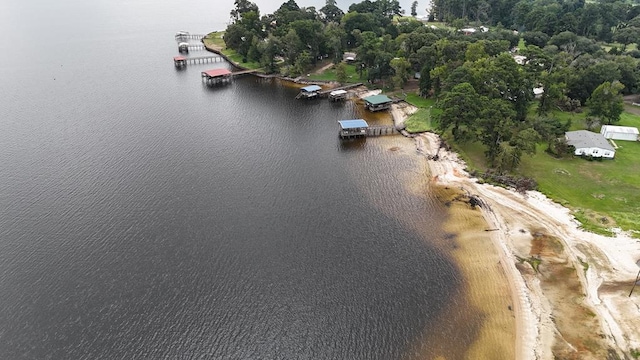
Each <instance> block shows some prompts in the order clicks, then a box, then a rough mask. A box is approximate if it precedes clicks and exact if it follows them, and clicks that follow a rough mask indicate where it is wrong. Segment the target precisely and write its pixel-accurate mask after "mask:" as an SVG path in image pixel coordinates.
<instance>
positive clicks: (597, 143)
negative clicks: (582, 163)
mask: <svg viewBox="0 0 640 360" xmlns="http://www.w3.org/2000/svg"><path fill="white" fill-rule="evenodd" d="M565 138H566V139H567V144H569V145H573V147H575V148H576V151H575V153H574V154H576V155H587V156H592V157H602V158H606V159H613V157H614V156H615V155H616V150H615V149H614V148H613V146H611V144H609V142H608V141H607V139H605V138H604V136H603V135H602V134H598V133H594V132H591V131H587V130H578V131H567V132H566V133H565Z"/></svg>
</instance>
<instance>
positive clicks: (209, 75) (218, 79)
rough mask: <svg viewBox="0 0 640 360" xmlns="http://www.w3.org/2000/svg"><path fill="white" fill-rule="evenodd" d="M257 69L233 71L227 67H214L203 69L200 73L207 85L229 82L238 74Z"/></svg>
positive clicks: (249, 72) (248, 72)
mask: <svg viewBox="0 0 640 360" xmlns="http://www.w3.org/2000/svg"><path fill="white" fill-rule="evenodd" d="M256 71H257V70H241V71H234V72H231V71H229V70H227V69H213V70H206V71H203V72H201V73H200V74H201V76H202V80H203V81H204V82H205V83H206V84H207V85H216V84H220V83H228V82H230V81H231V80H232V79H233V78H234V77H236V76H240V75H244V74H251V73H253V72H256Z"/></svg>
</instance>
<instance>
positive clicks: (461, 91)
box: [224, 0, 640, 171]
mask: <svg viewBox="0 0 640 360" xmlns="http://www.w3.org/2000/svg"><path fill="white" fill-rule="evenodd" d="M417 6H418V4H417V2H414V3H413V4H412V9H411V13H412V14H415V13H416V7H417ZM639 9H640V6H634V5H631V4H629V3H626V2H620V1H609V0H604V1H599V2H590V3H585V2H584V1H583V0H576V1H565V2H561V1H557V0H534V1H531V0H519V1H514V0H436V1H435V2H434V8H433V12H432V15H433V16H434V17H435V18H436V19H439V20H445V21H447V22H448V24H449V25H450V26H449V27H434V26H430V24H429V23H427V24H425V23H423V22H420V21H418V20H416V19H415V17H410V16H406V17H405V16H402V15H403V13H404V11H403V10H402V9H401V8H400V6H399V4H398V1H397V0H376V1H371V0H364V1H361V2H359V3H354V4H352V5H351V6H349V8H348V10H347V12H346V13H345V12H343V11H342V10H341V9H340V8H338V7H337V6H336V2H335V0H327V1H326V4H325V6H323V7H322V8H321V9H319V10H316V9H315V8H314V7H307V8H304V7H302V8H301V7H299V6H298V5H297V4H296V2H295V1H294V0H289V1H287V2H285V3H283V4H282V5H281V6H280V7H279V8H278V10H276V11H275V12H274V13H273V14H268V15H262V16H261V15H260V12H259V9H258V7H257V6H256V5H255V4H254V3H252V2H250V1H248V0H235V8H234V9H233V10H232V11H231V14H230V15H231V18H232V24H231V25H229V27H228V28H227V31H226V33H225V35H224V40H225V42H226V44H227V47H229V48H232V49H234V50H236V51H237V52H238V53H240V54H241V55H242V56H243V57H244V58H245V59H246V60H248V61H256V62H260V64H261V65H262V66H263V68H264V69H265V71H267V72H280V73H282V74H285V75H290V76H298V75H300V74H304V73H305V72H306V71H308V69H310V68H311V67H312V66H313V65H314V64H316V63H317V62H318V61H320V60H324V59H330V60H332V61H333V62H334V63H336V64H342V57H343V53H344V52H345V51H352V52H355V53H356V54H357V56H356V66H357V69H358V72H359V74H360V76H361V78H362V79H363V80H367V81H369V82H371V83H382V84H384V86H385V87H402V86H403V85H404V84H405V83H406V82H407V80H408V79H409V78H410V77H411V76H412V75H413V73H415V72H419V73H420V75H421V76H420V82H419V84H420V94H421V95H422V96H425V97H428V96H432V97H435V98H436V99H438V107H440V108H441V109H442V113H441V114H440V115H439V116H437V118H436V123H437V126H438V129H439V130H440V131H442V132H447V133H450V134H451V135H452V137H453V138H454V139H455V141H458V142H464V141H478V142H481V143H482V144H483V145H484V147H485V149H486V151H485V154H486V158H487V160H488V163H489V164H490V165H491V166H492V167H494V168H495V169H499V170H505V171H506V170H511V169H514V168H516V167H517V166H518V164H519V162H520V159H521V157H522V155H524V154H532V153H533V152H535V149H536V144H537V143H540V142H545V143H547V144H548V146H547V147H548V149H549V150H550V151H555V152H557V153H560V152H563V151H566V144H562V143H561V142H558V140H557V139H558V138H559V137H560V136H561V135H562V134H563V133H564V131H566V130H567V129H568V126H569V124H565V123H561V122H560V121H558V120H557V119H555V118H554V117H553V116H552V114H553V111H555V110H556V109H562V110H568V111H574V110H577V109H579V108H580V107H581V106H584V105H588V106H589V108H590V110H589V118H588V119H589V121H588V122H589V124H591V125H594V126H595V124H597V123H615V122H616V121H617V120H618V119H619V116H620V113H621V111H622V107H621V101H622V100H621V95H624V94H631V93H635V92H637V91H638V88H639V86H640V70H639V66H638V65H639V64H638V61H639V60H638V58H640V52H639V51H638V50H636V49H631V48H632V47H633V46H631V45H632V44H634V45H635V46H636V47H637V45H638V42H640V11H639ZM470 21H476V23H475V24H476V25H479V24H480V23H479V22H483V23H484V24H486V25H495V26H492V27H491V28H490V30H489V31H476V32H474V33H471V34H469V33H463V32H462V31H459V29H461V28H462V27H463V26H466V25H468V24H469V22H470ZM465 34H466V35H465ZM520 41H523V42H524V46H522V44H520ZM602 41H618V42H619V43H620V45H619V46H608V47H605V46H603V43H602ZM519 44H520V45H519ZM518 47H520V48H519V49H518V50H517V52H516V49H517V48H518ZM515 55H517V56H515ZM516 59H518V61H516ZM337 71H338V74H339V76H340V77H341V79H345V77H346V75H345V67H344V65H340V66H338V67H337ZM534 88H538V89H543V92H542V94H541V95H540V96H539V99H537V100H536V99H534V92H533V89H534ZM534 101H535V102H536V103H535V104H536V106H535V107H534V108H535V115H532V113H531V109H532V104H533V103H534Z"/></svg>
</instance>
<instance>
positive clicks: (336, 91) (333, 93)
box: [329, 90, 347, 95]
mask: <svg viewBox="0 0 640 360" xmlns="http://www.w3.org/2000/svg"><path fill="white" fill-rule="evenodd" d="M346 93H347V90H334V91H332V92H331V93H330V94H329V95H342V94H346Z"/></svg>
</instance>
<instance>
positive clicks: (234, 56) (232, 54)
mask: <svg viewBox="0 0 640 360" xmlns="http://www.w3.org/2000/svg"><path fill="white" fill-rule="evenodd" d="M222 53H223V54H225V55H226V56H227V57H228V58H229V59H230V60H231V61H233V62H234V63H236V64H238V65H240V66H242V67H244V68H247V69H260V68H261V66H260V63H259V62H256V61H247V62H243V61H242V60H243V58H242V55H240V54H238V53H237V52H236V51H235V50H231V49H224V50H222Z"/></svg>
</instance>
